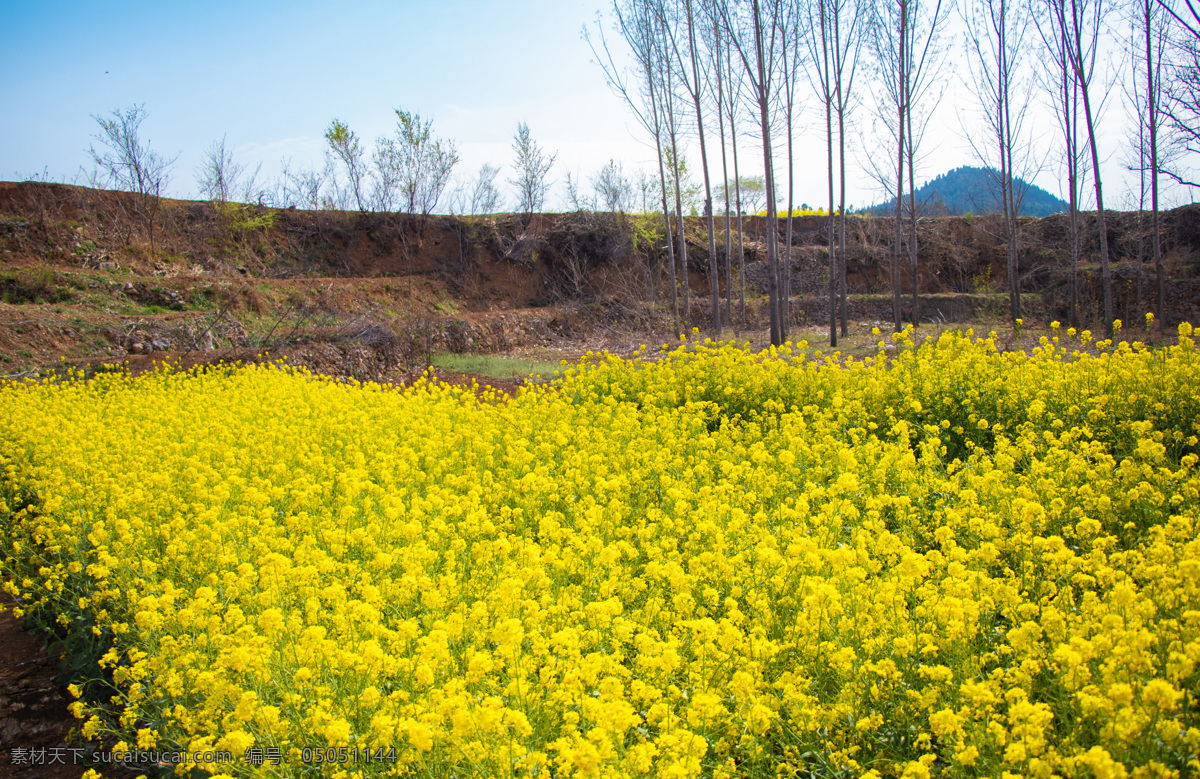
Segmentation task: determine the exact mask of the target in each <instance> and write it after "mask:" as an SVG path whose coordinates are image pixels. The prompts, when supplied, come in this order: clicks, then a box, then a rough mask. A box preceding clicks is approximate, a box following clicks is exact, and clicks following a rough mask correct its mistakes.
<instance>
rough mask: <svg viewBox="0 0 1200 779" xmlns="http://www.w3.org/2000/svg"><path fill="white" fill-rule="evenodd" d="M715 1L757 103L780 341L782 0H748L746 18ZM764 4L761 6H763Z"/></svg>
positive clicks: (724, 1)
mask: <svg viewBox="0 0 1200 779" xmlns="http://www.w3.org/2000/svg"><path fill="white" fill-rule="evenodd" d="M715 1H716V2H717V3H718V4H719V6H718V7H719V12H720V14H721V21H722V24H723V25H724V26H725V29H726V31H727V32H728V34H729V40H730V42H731V43H732V44H733V47H734V49H735V50H736V51H737V53H738V57H739V59H740V60H741V62H742V66H743V68H744V70H745V73H746V79H747V81H748V82H749V84H750V88H751V94H752V95H753V98H754V103H755V104H756V105H757V107H758V118H759V128H760V130H761V133H762V148H763V171H764V173H763V176H764V179H765V183H766V192H767V234H768V238H767V295H768V302H767V307H768V309H769V312H770V320H771V343H772V344H774V345H776V346H778V345H782V343H783V337H782V333H783V323H782V321H781V314H782V311H783V309H782V307H781V305H780V290H779V223H778V219H779V212H778V209H777V208H776V205H775V164H774V159H773V155H772V151H773V146H772V142H771V107H772V102H773V100H774V94H775V93H774V86H775V78H776V76H777V73H776V66H777V61H778V56H779V49H780V47H781V46H782V41H781V40H780V35H779V28H780V26H781V24H782V23H783V21H784V16H783V8H782V0H766V1H765V2H763V3H760V2H759V0H751V4H750V8H749V9H748V10H749V14H750V16H749V18H748V19H747V18H745V16H744V15H742V14H739V13H737V11H736V7H734V6H731V4H730V3H729V2H728V0H715ZM764 7H765V8H764Z"/></svg>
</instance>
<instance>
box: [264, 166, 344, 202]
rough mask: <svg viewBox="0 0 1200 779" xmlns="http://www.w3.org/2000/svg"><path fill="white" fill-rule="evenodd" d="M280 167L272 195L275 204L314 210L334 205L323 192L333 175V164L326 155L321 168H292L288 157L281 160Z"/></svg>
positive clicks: (330, 198) (329, 197)
mask: <svg viewBox="0 0 1200 779" xmlns="http://www.w3.org/2000/svg"><path fill="white" fill-rule="evenodd" d="M281 168H282V169H281V171H280V174H279V179H278V181H277V183H276V186H275V192H276V194H275V196H274V197H275V200H276V205H277V206H279V207H280V208H287V207H289V206H297V207H298V208H307V209H314V210H315V209H321V208H333V207H335V205H336V204H335V203H334V202H333V199H332V197H331V196H330V195H328V194H325V192H324V190H325V186H326V185H327V184H328V183H329V182H330V180H331V179H332V177H333V165H332V161H331V160H330V159H329V158H328V156H326V159H325V166H324V167H323V168H321V169H317V168H306V167H298V168H293V167H292V161H291V160H290V159H285V160H283V161H282V164H281Z"/></svg>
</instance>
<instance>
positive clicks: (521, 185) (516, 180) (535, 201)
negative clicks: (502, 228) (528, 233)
mask: <svg viewBox="0 0 1200 779" xmlns="http://www.w3.org/2000/svg"><path fill="white" fill-rule="evenodd" d="M512 149H513V154H514V155H515V157H516V158H515V159H514V161H513V168H514V170H515V172H516V175H515V177H513V178H511V179H509V183H510V184H512V185H513V186H514V187H516V190H517V207H518V208H520V209H521V212H522V213H523V214H525V217H526V223H528V221H529V220H530V219H531V218H532V217H533V215H534V214H535V213H537V212H538V211H541V210H542V207H543V206H544V205H545V203H546V192H547V191H548V190H549V187H550V184H549V180H548V175H549V173H550V168H551V167H552V166H553V165H554V159H555V157H557V156H558V155H557V154H552V155H549V156H547V155H546V153H545V152H544V151H542V148H541V147H540V146H538V144H537V141H535V140H533V136H532V135H530V133H529V125H528V124H526V123H525V122H521V123H519V124H518V125H517V132H516V133H514V134H513V145H512Z"/></svg>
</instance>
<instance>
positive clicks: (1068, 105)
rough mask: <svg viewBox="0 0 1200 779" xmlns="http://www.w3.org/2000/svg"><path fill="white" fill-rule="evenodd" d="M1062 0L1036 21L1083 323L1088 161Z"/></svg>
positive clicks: (1048, 3)
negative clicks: (1058, 142)
mask: <svg viewBox="0 0 1200 779" xmlns="http://www.w3.org/2000/svg"><path fill="white" fill-rule="evenodd" d="M1061 10H1062V3H1061V2H1060V0H1041V5H1040V7H1039V9H1038V13H1037V14H1035V15H1034V24H1035V25H1036V26H1037V29H1038V34H1039V36H1040V37H1041V39H1042V42H1043V43H1044V44H1045V48H1044V49H1043V52H1044V58H1045V59H1044V63H1043V67H1042V68H1041V73H1042V76H1041V81H1042V86H1043V89H1044V90H1045V91H1046V92H1047V93H1049V94H1050V95H1052V100H1051V103H1052V106H1053V108H1054V112H1055V114H1056V115H1057V117H1058V121H1059V127H1060V129H1061V130H1062V142H1063V151H1064V152H1065V153H1064V154H1063V156H1062V158H1063V160H1064V165H1065V168H1066V171H1065V172H1066V177H1067V189H1068V193H1067V208H1068V215H1069V216H1068V222H1067V224H1068V230H1069V233H1070V237H1071V292H1070V309H1069V312H1068V319H1067V321H1068V323H1069V324H1070V325H1071V326H1072V327H1078V326H1079V256H1080V252H1081V239H1080V214H1079V204H1080V202H1081V200H1082V196H1083V189H1082V188H1083V175H1084V171H1085V164H1084V159H1083V147H1082V145H1081V142H1080V140H1079V83H1078V82H1077V81H1076V79H1075V72H1074V70H1073V69H1072V67H1071V58H1070V52H1069V50H1070V37H1069V35H1068V33H1067V27H1066V25H1065V24H1063V23H1062V17H1061V15H1060V14H1059V13H1058V12H1059V11H1061Z"/></svg>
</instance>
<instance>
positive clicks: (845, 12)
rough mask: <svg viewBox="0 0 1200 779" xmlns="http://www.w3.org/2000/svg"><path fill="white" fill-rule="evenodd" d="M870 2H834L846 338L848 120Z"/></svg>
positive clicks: (845, 326)
mask: <svg viewBox="0 0 1200 779" xmlns="http://www.w3.org/2000/svg"><path fill="white" fill-rule="evenodd" d="M868 3H869V0H830V5H831V8H832V11H833V13H832V14H831V17H832V21H833V30H832V32H833V35H832V42H833V53H834V56H833V61H832V69H833V93H834V107H835V109H836V112H837V118H838V182H839V194H838V209H837V222H838V228H839V229H838V233H839V244H840V249H841V252H840V257H839V262H838V275H839V280H838V285H839V290H840V291H839V294H840V296H841V314H842V335H843V336H848V335H849V334H850V326H849V322H848V321H847V319H848V312H847V309H848V307H849V300H848V298H849V290H848V285H847V281H846V118H847V116H848V115H849V113H850V110H851V106H852V103H853V96H854V77H855V75H856V74H857V72H858V62H859V55H860V53H861V52H862V47H863V43H864V41H865V40H866V33H867V28H868V24H869V18H870V12H869V5H868Z"/></svg>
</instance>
